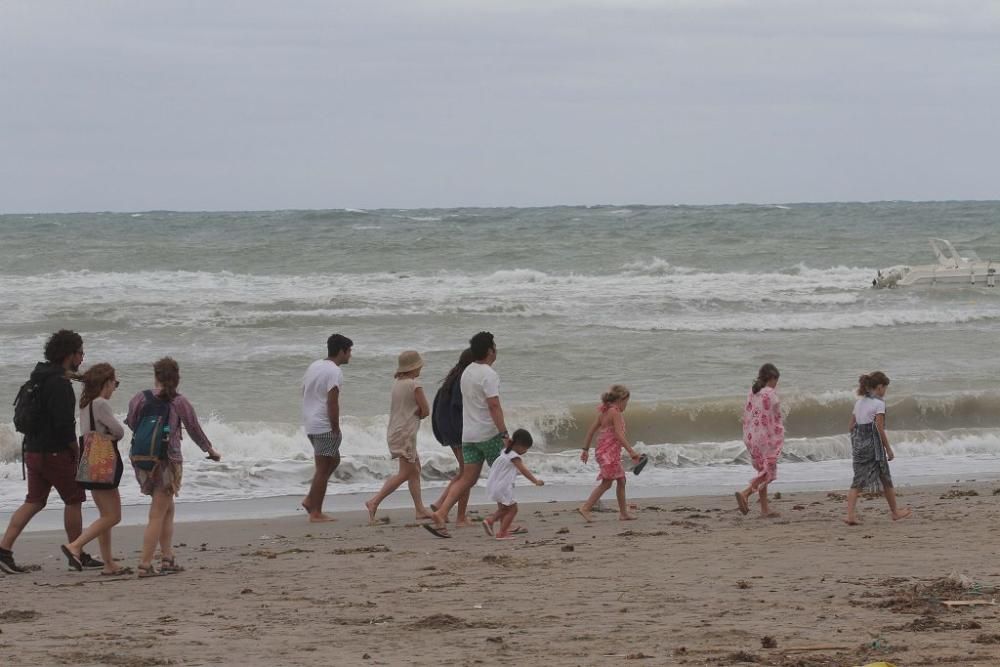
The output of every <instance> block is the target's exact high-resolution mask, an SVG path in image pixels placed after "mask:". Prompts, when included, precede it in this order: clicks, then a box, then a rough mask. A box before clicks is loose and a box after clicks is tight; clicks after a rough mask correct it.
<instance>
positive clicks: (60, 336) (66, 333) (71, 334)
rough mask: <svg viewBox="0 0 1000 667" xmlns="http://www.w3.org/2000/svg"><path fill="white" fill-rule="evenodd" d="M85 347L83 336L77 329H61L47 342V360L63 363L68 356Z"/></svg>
mask: <svg viewBox="0 0 1000 667" xmlns="http://www.w3.org/2000/svg"><path fill="white" fill-rule="evenodd" d="M82 349H83V338H81V337H80V334H78V333H77V332H75V331H70V330H69V329H60V330H59V331H57V332H55V333H54V334H52V335H51V336H50V337H49V340H48V341H47V342H46V343H45V360H46V361H48V362H51V363H53V364H61V363H62V362H63V361H65V360H66V357H68V356H70V355H71V354H76V353H77V352H79V351H80V350H82Z"/></svg>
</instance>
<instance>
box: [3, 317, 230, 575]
mask: <svg viewBox="0 0 1000 667" xmlns="http://www.w3.org/2000/svg"><path fill="white" fill-rule="evenodd" d="M83 358H84V351H83V338H82V337H81V336H80V335H79V334H78V333H76V332H75V331H69V330H66V329H63V330H60V331H57V332H56V333H54V334H52V336H51V337H50V338H49V339H48V341H47V342H46V344H45V361H44V362H40V363H38V364H37V365H36V366H35V369H34V371H33V372H32V373H31V377H30V378H29V380H28V382H26V383H25V385H24V387H22V390H21V392H20V393H19V394H18V402H17V408H16V410H15V425H16V426H17V427H18V429H19V430H22V432H23V433H24V441H23V451H22V461H23V464H24V469H25V477H26V479H27V483H28V493H27V496H26V497H25V500H24V503H23V504H22V505H21V506H20V507H19V508H18V509H17V510H16V511H15V512H14V513H13V515H11V518H10V522H9V523H8V524H7V528H6V530H5V531H4V534H3V537H2V538H0V570H3V571H4V572H6V573H8V574H19V573H22V572H24V571H25V569H24V568H22V567H20V566H19V565H18V564H17V563H16V561H15V560H14V553H13V548H14V543H15V541H16V540H17V538H18V536H20V534H21V532H22V531H23V530H24V529H25V527H26V526H27V525H28V523H29V522H30V521H31V519H32V518H34V516H35V515H36V514H38V513H39V512H40V511H42V509H44V508H45V505H46V503H47V502H48V497H49V494H50V492H51V491H52V489H53V488H55V490H56V492H57V493H58V494H59V497H60V498H61V499H62V501H63V504H64V505H65V509H64V527H65V530H66V538H67V541H66V542H65V543H64V544H63V545H62V547H61V550H62V553H63V555H64V556H65V558H66V560H67V563H68V565H69V567H71V568H73V569H75V570H84V569H99V570H100V571H101V574H102V575H107V576H123V575H128V574H137V575H138V576H139V577H140V578H146V577H155V576H162V575H165V574H171V573H176V572H181V571H183V570H184V567H183V565H180V564H178V563H177V560H176V558H175V556H174V551H173V534H174V497H175V496H176V495H177V494H178V492H179V491H180V488H181V478H182V471H183V457H182V456H181V439H182V430H187V432H188V434H189V435H190V436H191V439H192V440H194V442H195V444H197V445H198V446H199V447H200V448H201V449H202V450H203V451H204V452H205V453H206V454H207V455H208V457H209V458H210V459H212V460H213V461H219V460H220V459H221V456H220V454H219V453H218V452H217V451H215V449H214V448H213V447H212V443H211V441H210V440H209V439H208V436H206V435H205V433H204V431H203V430H202V428H201V425H200V424H199V423H198V416H197V415H196V414H195V410H194V407H193V406H192V405H191V403H190V402H189V401H188V400H187V399H186V398H184V396H183V395H181V394H180V393H179V392H178V390H177V387H178V385H179V384H180V369H179V367H178V365H177V362H176V361H174V360H173V359H171V358H170V357H165V358H163V359H160V360H159V361H157V362H156V363H154V364H153V378H152V379H153V383H152V389H148V390H144V391H140V392H139V393H137V394H136V395H135V396H134V397H133V398H132V400H131V401H130V402H129V408H128V416H127V417H126V418H125V423H126V424H127V425H128V426H129V428H130V429H132V431H133V432H135V431H136V430H137V429H138V428H139V426H140V424H141V422H143V420H144V419H148V418H149V417H150V416H151V415H154V414H159V415H162V419H160V420H159V421H158V422H157V423H160V422H162V424H161V430H160V431H159V437H162V440H163V442H162V448H161V449H160V453H159V454H158V456H156V457H155V460H152V461H148V462H146V461H138V460H133V461H130V463H131V464H132V467H133V469H134V471H135V477H136V481H137V483H138V485H139V489H140V491H141V492H142V493H143V494H144V495H147V496H150V497H151V503H150V506H149V518H148V522H147V524H146V529H145V532H144V534H143V541H142V554H141V556H140V558H139V563H138V565H137V566H136V569H135V570H133V569H132V568H130V567H127V566H123V565H121V564H119V563H118V562H117V561H116V560H115V558H114V553H113V551H112V544H111V530H112V528H113V527H114V526H116V525H117V524H118V523H119V522H120V521H121V496H120V494H119V492H118V487H119V484H120V483H121V479H122V476H123V474H124V471H125V465H124V462H123V461H122V457H121V453H120V451H119V450H118V442H119V441H120V440H121V439H122V438H123V437H124V436H125V428H124V426H123V425H122V424H121V423H120V422H119V421H118V420H117V418H116V417H115V414H114V410H113V409H112V408H111V404H110V402H109V401H110V399H111V397H112V395H113V394H114V393H115V391H116V390H117V389H118V387H119V380H118V377H117V374H116V372H115V369H114V367H113V366H112V365H111V364H108V363H99V364H94V365H93V366H91V367H90V368H88V369H87V371H86V372H85V373H83V374H78V372H79V369H80V366H81V364H82V363H83ZM71 380H78V381H79V382H80V383H81V384H82V386H83V388H82V390H81V392H80V399H79V402H78V401H77V399H76V394H75V392H74V391H73V387H72V385H71ZM77 410H79V418H80V427H81V431H82V432H83V435H81V436H79V437H77V433H76V417H77ZM93 434H98V435H100V436H104V437H106V438H107V439H109V440H110V441H111V442H112V443H113V447H111V448H110V451H109V453H108V455H109V456H110V457H111V460H110V461H109V462H107V463H110V474H109V475H108V479H107V480H106V481H101V482H95V481H92V480H91V479H90V477H88V475H87V474H86V470H85V468H86V466H84V465H82V463H85V462H86V463H90V464H93V465H94V467H97V466H98V465H99V463H101V462H98V461H97V460H96V457H95V458H94V459H93V460H88V459H89V458H90V457H88V446H89V444H90V439H91V438H90V436H92V435H93ZM81 480H82V481H81ZM87 491H90V494H91V496H92V497H93V499H94V504H95V505H96V506H97V510H98V512H99V516H98V518H97V519H96V520H95V521H94V522H93V523H92V524H91V525H89V526H87V527H86V528H84V527H83V513H82V510H81V508H82V505H83V502H84V501H85V500H86V499H87ZM95 539H96V540H97V541H98V544H99V547H100V552H101V558H100V559H97V558H94V557H93V556H91V555H90V554H89V553H87V552H86V551H84V548H85V547H86V546H87V545H88V544H90V543H91V542H93V541H94V540H95ZM157 547H159V555H160V558H159V563H158V566H157V564H154V563H153V556H154V552H155V551H156V549H157Z"/></svg>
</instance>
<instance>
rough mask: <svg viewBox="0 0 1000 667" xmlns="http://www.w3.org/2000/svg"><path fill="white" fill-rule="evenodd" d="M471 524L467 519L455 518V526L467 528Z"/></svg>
mask: <svg viewBox="0 0 1000 667" xmlns="http://www.w3.org/2000/svg"><path fill="white" fill-rule="evenodd" d="M471 525H472V522H471V521H469V520H468V519H456V520H455V528H468V527H469V526H471Z"/></svg>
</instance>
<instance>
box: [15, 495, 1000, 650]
mask: <svg viewBox="0 0 1000 667" xmlns="http://www.w3.org/2000/svg"><path fill="white" fill-rule="evenodd" d="M996 486H998V485H996V484H984V483H965V484H958V485H954V486H934V487H919V488H902V489H900V496H901V500H902V502H905V503H907V504H909V505H910V506H911V507H913V509H914V517H913V518H912V519H910V520H906V521H903V522H899V523H892V522H891V521H890V520H889V519H888V516H887V514H886V511H885V505H884V502H883V501H882V500H881V499H874V500H864V501H862V505H861V511H862V517H863V518H864V519H865V524H864V525H863V526H860V527H856V528H848V527H847V526H845V525H844V524H843V523H841V521H840V519H841V517H842V515H843V510H844V503H843V501H842V500H841V496H839V495H836V494H828V493H826V492H807V493H786V494H783V496H782V497H781V498H780V499H778V500H776V501H775V503H774V507H775V509H777V510H779V511H780V512H781V513H782V516H781V517H780V518H779V519H774V520H762V519H758V518H755V517H754V515H753V514H751V515H750V516H749V517H746V518H744V517H743V516H742V515H740V514H739V513H738V512H737V511H736V509H735V503H734V502H732V499H731V498H730V497H697V498H670V499H662V500H651V499H642V500H640V501H638V511H637V514H638V520H636V521H634V522H620V521H618V519H617V515H616V514H615V513H614V512H609V511H605V512H601V513H599V514H596V515H595V517H596V519H597V520H596V521H595V522H594V523H592V524H584V522H583V521H582V519H581V517H580V516H579V515H578V514H577V513H576V512H575V506H576V505H575V504H572V503H566V502H551V503H536V504H530V503H526V504H524V505H523V507H522V510H521V516H520V517H519V519H521V523H523V524H524V525H526V527H527V528H528V529H529V533H528V534H527V535H525V536H524V537H523V539H518V540H516V541H510V542H498V541H495V540H491V539H489V538H488V537H487V536H486V535H485V533H484V532H483V531H482V530H481V528H480V527H479V526H478V525H477V526H474V527H471V528H466V529H461V530H456V531H454V533H455V537H454V538H453V539H450V540H441V539H436V538H433V537H432V536H430V535H429V534H428V533H426V532H425V531H424V530H422V529H420V528H419V527H417V526H416V525H415V524H414V522H413V519H412V511H406V510H402V509H395V510H389V511H387V512H385V516H386V517H388V519H389V521H388V523H385V524H383V525H379V526H376V527H369V526H367V525H365V517H364V516H363V515H362V513H361V512H344V513H340V514H338V515H337V516H338V521H336V522H335V523H332V524H309V523H308V522H306V521H305V518H304V516H303V515H301V514H300V515H298V516H288V517H283V518H277V519H265V520H241V521H205V522H199V523H179V524H178V526H177V532H176V538H175V539H176V542H177V553H178V560H179V561H182V562H183V564H185V565H186V566H187V568H188V569H187V571H186V572H184V573H181V574H176V575H170V576H169V577H162V578H157V579H148V580H137V579H135V578H131V577H129V578H123V579H108V578H104V577H101V576H99V575H98V574H97V573H96V572H84V573H76V572H72V571H69V570H68V569H67V568H66V566H65V563H64V561H63V560H62V558H61V557H60V556H58V545H59V542H60V539H61V535H60V533H58V532H47V531H46V532H37V533H27V534H25V535H24V536H23V537H22V539H21V540H20V541H19V542H18V543H17V548H16V553H17V556H18V558H19V560H20V561H21V562H22V563H23V564H26V565H33V566H34V567H37V568H39V569H37V570H36V571H33V572H31V573H29V574H25V575H17V576H15V575H6V576H4V577H2V586H3V591H4V595H3V598H2V602H0V630H2V634H0V648H2V653H3V656H4V659H3V662H4V664H5V665H11V666H14V665H129V666H132V665H134V666H138V665H173V664H176V665H210V664H216V665H231V664H244V665H315V664H336V665H406V664H412V665H442V664H443V665H475V664H513V663H521V662H527V663H528V664H538V663H542V662H544V663H545V664H547V665H603V664H618V663H623V662H628V663H629V664H632V663H633V662H635V663H636V664H655V665H685V664H688V665H704V664H710V665H726V664H761V665H783V666H792V665H795V666H802V667H805V666H812V665H816V666H819V665H824V666H825V665H831V666H833V665H836V666H843V665H862V664H865V663H867V662H871V661H875V660H888V661H890V662H893V663H895V664H896V665H897V666H900V667H901V666H903V665H906V666H911V665H941V664H962V665H984V666H985V665H995V664H998V663H1000V616H998V611H1000V610H998V608H997V607H996V606H992V605H986V604H980V605H966V606H955V607H951V608H949V607H947V606H945V605H944V604H942V601H944V600H969V601H975V602H989V601H991V600H992V595H993V591H994V587H996V586H998V585H1000V568H998V566H997V563H996V549H995V545H994V544H993V542H992V539H990V538H989V535H990V530H991V527H992V526H994V525H996V521H997V518H998V511H997V500H996V499H995V498H994V497H993V491H994V488H995V487H996ZM973 492H974V494H975V495H973ZM607 501H608V499H605V507H606V508H607V507H608V503H607ZM480 509H481V510H482V509H484V508H482V507H481V508H480ZM181 519H183V516H182V515H181ZM139 531H140V528H139V527H136V526H127V527H123V528H120V529H119V530H117V531H116V533H115V543H116V545H117V547H116V551H117V552H118V553H119V554H120V555H121V556H122V559H123V561H124V562H125V563H126V564H131V565H134V564H135V560H136V551H135V548H136V547H137V546H138V544H139V537H140V533H139ZM95 546H96V545H95ZM949 576H952V579H949ZM956 577H959V578H961V577H964V579H962V580H959V581H956Z"/></svg>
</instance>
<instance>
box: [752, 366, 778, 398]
mask: <svg viewBox="0 0 1000 667" xmlns="http://www.w3.org/2000/svg"><path fill="white" fill-rule="evenodd" d="M780 377H781V372H780V371H779V370H778V367H777V366H775V365H774V364H764V365H763V366H761V367H760V370H759V371H757V379H756V380H754V381H753V387H752V389H753V393H755V394H756V393H757V392H759V391H760V390H761V389H763V388H764V387H766V386H767V383H768V382H770V381H771V380H777V379H778V378H780Z"/></svg>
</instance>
